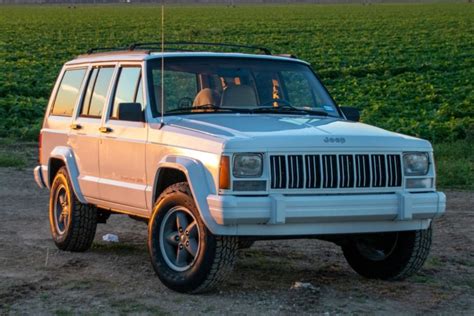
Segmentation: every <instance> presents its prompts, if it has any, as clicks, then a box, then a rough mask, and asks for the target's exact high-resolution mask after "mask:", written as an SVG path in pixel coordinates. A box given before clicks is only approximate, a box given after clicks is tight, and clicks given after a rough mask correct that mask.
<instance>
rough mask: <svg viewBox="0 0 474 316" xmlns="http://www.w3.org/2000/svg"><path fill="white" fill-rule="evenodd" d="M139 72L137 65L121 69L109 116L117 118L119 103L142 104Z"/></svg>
mask: <svg viewBox="0 0 474 316" xmlns="http://www.w3.org/2000/svg"><path fill="white" fill-rule="evenodd" d="M140 73H141V70H140V68H139V67H123V68H122V69H121V71H120V77H119V79H118V83H117V89H116V90H115V97H114V103H113V104H112V110H111V113H112V114H111V118H113V119H118V110H119V104H120V103H133V102H137V103H140V104H142V106H143V102H142V94H141V80H140ZM138 94H139V95H138Z"/></svg>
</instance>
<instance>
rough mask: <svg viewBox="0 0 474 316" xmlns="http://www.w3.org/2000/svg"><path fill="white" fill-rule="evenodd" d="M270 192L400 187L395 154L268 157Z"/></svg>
mask: <svg viewBox="0 0 474 316" xmlns="http://www.w3.org/2000/svg"><path fill="white" fill-rule="evenodd" d="M270 176H271V188H272V189H337V188H385V187H400V186H401V185H402V171H401V159H400V155H398V154H317V155H271V156H270Z"/></svg>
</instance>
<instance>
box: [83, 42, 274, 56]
mask: <svg viewBox="0 0 474 316" xmlns="http://www.w3.org/2000/svg"><path fill="white" fill-rule="evenodd" d="M161 45H162V43H160V42H149V43H133V44H131V45H129V46H122V47H95V48H91V49H89V50H88V51H87V54H89V55H90V54H94V53H99V52H104V51H133V50H135V49H143V50H150V51H151V50H154V49H159V48H161ZM193 45H194V46H215V47H234V48H246V49H254V50H258V51H260V52H262V53H264V54H265V55H272V52H271V51H270V50H269V49H268V48H265V47H260V46H252V45H238V44H227V43H207V42H165V43H164V46H193ZM166 51H183V52H190V51H193V50H190V49H180V48H172V47H167V48H166Z"/></svg>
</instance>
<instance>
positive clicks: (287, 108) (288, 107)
mask: <svg viewBox="0 0 474 316" xmlns="http://www.w3.org/2000/svg"><path fill="white" fill-rule="evenodd" d="M275 103H276V104H277V105H278V106H274V105H275ZM256 112H260V113H262V112H299V113H306V114H313V115H320V116H328V113H326V112H324V111H318V110H311V109H302V108H298V107H296V106H294V105H292V104H291V103H290V102H288V101H286V100H285V99H273V100H271V101H268V102H264V103H263V104H261V105H260V107H258V108H255V109H252V113H256Z"/></svg>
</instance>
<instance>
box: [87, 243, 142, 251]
mask: <svg viewBox="0 0 474 316" xmlns="http://www.w3.org/2000/svg"><path fill="white" fill-rule="evenodd" d="M92 250H95V251H99V252H116V253H130V252H135V253H136V252H141V251H146V248H145V246H144V245H132V244H125V243H121V242H118V243H97V242H94V243H93V244H92Z"/></svg>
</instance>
